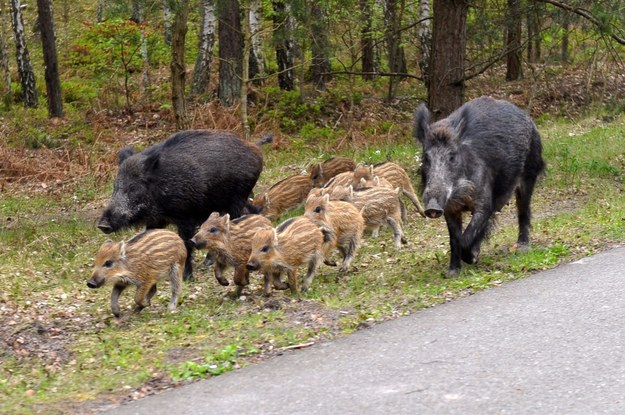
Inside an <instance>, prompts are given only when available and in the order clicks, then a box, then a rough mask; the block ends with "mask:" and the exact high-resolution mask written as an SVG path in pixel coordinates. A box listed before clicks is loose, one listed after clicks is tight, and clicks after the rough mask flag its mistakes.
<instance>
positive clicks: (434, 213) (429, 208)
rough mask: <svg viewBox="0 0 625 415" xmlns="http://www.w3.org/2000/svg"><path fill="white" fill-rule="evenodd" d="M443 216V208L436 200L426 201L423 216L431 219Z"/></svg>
mask: <svg viewBox="0 0 625 415" xmlns="http://www.w3.org/2000/svg"><path fill="white" fill-rule="evenodd" d="M442 215H443V208H442V207H441V206H440V205H439V204H438V202H437V201H436V199H434V198H431V199H429V200H427V199H426V205H425V216H427V217H428V218H431V219H436V218H440V217H441V216H442Z"/></svg>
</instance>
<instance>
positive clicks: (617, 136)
mask: <svg viewBox="0 0 625 415" xmlns="http://www.w3.org/2000/svg"><path fill="white" fill-rule="evenodd" d="M540 129H541V132H542V133H543V138H544V140H543V144H544V156H545V159H546V161H547V164H548V172H547V174H546V176H545V177H544V178H543V179H542V180H541V181H540V182H539V184H538V186H537V189H536V193H535V196H534V200H533V211H534V222H533V230H532V234H531V236H532V247H531V248H530V249H529V250H528V251H527V252H520V251H514V249H510V247H511V246H513V244H514V242H515V240H516V232H517V228H516V223H515V215H514V209H513V205H514V204H513V203H512V204H511V205H510V206H508V207H506V208H504V210H503V212H502V213H501V214H500V215H499V218H498V226H497V228H496V229H495V230H494V232H493V234H492V236H491V238H490V239H489V240H488V241H487V242H485V243H484V245H483V248H482V255H481V257H480V263H479V264H477V265H475V266H466V265H465V266H464V268H463V270H462V272H461V274H460V275H459V276H458V277H457V278H454V279H444V278H442V275H443V273H444V271H445V270H446V268H447V265H448V261H449V257H448V255H449V254H448V237H447V231H446V226H445V224H444V221H442V220H438V221H433V220H425V219H422V218H420V217H418V216H417V215H416V212H415V211H414V209H410V208H409V209H410V214H409V219H410V220H409V222H408V223H407V224H405V226H404V228H405V229H404V230H405V233H406V236H407V239H408V240H409V244H408V245H407V246H406V247H405V248H404V249H402V250H401V251H397V250H395V248H394V246H393V244H392V241H391V236H390V233H389V232H388V230H384V231H383V232H381V235H380V237H379V238H378V239H371V238H370V237H369V236H366V237H365V242H364V245H363V247H362V249H361V250H360V251H359V253H358V255H357V257H356V259H355V261H354V263H353V265H354V267H355V270H354V271H352V272H350V273H349V274H348V275H346V276H344V277H343V278H341V279H340V280H339V281H337V279H336V271H335V269H333V268H329V267H323V268H322V269H321V270H320V272H319V274H318V275H317V276H316V277H315V280H314V282H313V286H312V289H311V290H310V292H308V293H306V294H305V295H302V296H301V298H299V299H298V298H294V297H292V296H291V295H290V294H289V293H287V292H275V293H274V295H273V297H272V298H270V299H266V298H264V297H262V295H261V292H262V290H261V279H260V278H259V277H254V278H253V282H252V286H251V289H250V290H248V291H247V294H246V295H245V296H244V298H242V299H238V300H233V299H231V298H230V297H229V296H227V295H226V294H227V293H228V289H227V288H224V287H221V286H219V285H218V284H217V283H216V281H215V280H214V277H213V275H212V270H210V271H208V270H206V269H205V268H204V267H203V266H202V265H201V264H200V256H199V255H197V256H196V266H197V272H196V278H197V280H196V281H195V282H193V283H190V284H186V285H185V287H184V296H183V297H184V298H183V302H182V304H181V305H180V307H179V310H178V311H177V312H176V313H175V314H170V313H168V312H167V311H166V308H167V302H168V299H169V286H168V285H167V284H163V285H162V286H160V287H159V293H158V294H157V296H156V297H155V299H154V300H153V304H152V306H151V307H149V308H147V309H145V310H144V311H143V312H141V313H140V314H138V315H130V314H129V311H130V307H131V303H132V295H131V293H124V295H123V296H122V298H121V304H122V307H123V312H124V313H125V315H124V317H123V318H122V319H120V320H117V319H115V318H113V317H112V315H111V312H110V308H109V303H108V301H109V296H110V287H105V288H101V289H99V290H90V289H88V288H87V286H86V281H87V279H88V278H89V275H90V272H91V266H92V259H93V256H94V254H95V252H96V251H97V249H98V247H99V246H100V244H101V243H102V242H103V241H104V240H106V239H107V236H105V235H103V234H101V233H99V232H98V231H97V230H96V229H95V228H94V218H93V217H91V216H90V215H87V214H85V211H83V210H80V209H79V208H77V206H78V205H80V204H83V203H89V202H92V201H94V200H103V199H105V198H106V197H107V196H108V192H110V187H109V186H108V185H106V184H101V185H100V187H97V186H96V185H95V184H94V183H93V181H91V180H88V179H87V180H85V182H84V185H83V186H81V187H80V188H79V189H77V190H76V191H75V192H74V193H72V194H66V195H60V196H59V197H57V198H55V199H54V200H50V199H49V198H45V197H41V196H29V197H26V196H15V197H11V196H8V197H3V199H2V201H0V221H1V223H2V224H3V226H4V227H3V228H1V229H0V284H1V285H2V286H3V287H4V288H3V292H2V294H1V297H0V310H1V311H2V314H0V317H1V318H2V321H1V323H2V324H1V327H2V329H0V338H1V340H2V341H3V342H4V344H6V345H8V348H6V347H5V350H3V351H0V359H1V360H2V361H3V364H2V368H1V369H0V413H12V414H27V413H37V412H39V413H46V414H54V413H71V412H73V411H76V412H80V409H79V408H80V405H81V404H83V403H85V402H90V401H92V400H96V401H99V400H104V399H105V398H106V397H110V396H113V397H120V396H125V395H128V394H130V393H131V392H133V391H138V390H140V389H141V387H142V386H143V385H146V384H152V383H154V382H157V381H158V380H161V381H165V382H176V381H179V382H186V381H191V380H194V379H197V378H201V377H205V376H212V375H218V374H220V373H223V372H225V371H229V370H232V369H236V368H238V367H241V366H244V365H247V364H252V363H253V362H255V361H257V360H259V359H261V358H263V356H271V355H273V354H275V353H276V351H279V350H280V349H281V348H284V347H289V346H292V345H297V344H301V343H305V342H310V341H319V340H323V339H328V338H333V337H335V336H340V335H345V334H348V333H350V332H352V331H354V330H357V329H359V328H361V327H363V326H366V325H369V324H372V323H375V322H379V321H383V320H387V319H390V318H395V317H398V316H402V315H406V314H410V313H413V312H415V311H417V310H419V309H421V308H424V307H430V306H434V305H436V304H440V303H443V302H446V301H450V300H452V299H454V298H456V297H459V296H463V295H469V294H471V293H473V292H476V291H479V290H483V289H487V288H488V287H491V286H494V285H500V284H503V283H505V282H506V281H510V280H513V279H517V278H522V277H525V276H527V275H529V274H531V273H533V272H536V271H539V270H544V269H549V268H552V267H554V266H556V265H558V264H559V263H561V262H565V261H571V260H574V259H576V258H579V257H582V256H584V255H589V254H592V253H595V252H598V251H601V250H603V249H606V248H608V247H610V246H613V245H615V244H622V243H624V242H625V197H624V196H623V195H624V193H623V191H624V187H625V185H624V180H625V173H624V167H625V159H624V157H623V150H622V149H623V148H625V134H623V131H624V130H625V120H624V119H623V118H620V119H617V120H616V121H614V122H612V123H611V124H605V125H604V124H601V123H598V122H597V121H594V120H583V121H579V122H577V123H562V122H558V123H554V124H548V123H547V122H545V123H544V124H543V125H541V126H540ZM419 153H420V150H419V149H418V148H415V147H413V146H412V145H411V144H410V139H409V138H408V137H406V140H405V142H402V143H398V144H396V145H393V146H390V145H386V146H380V147H375V146H360V147H358V148H356V149H353V150H347V151H343V152H341V154H343V155H349V156H351V157H354V158H355V159H356V160H357V161H362V162H367V163H376V162H381V161H385V160H393V161H396V162H399V163H400V164H402V165H403V166H405V168H406V170H407V171H408V172H409V174H410V175H411V177H413V179H414V182H415V187H418V186H416V184H418V176H417V162H416V161H415V156H418V154H419ZM265 155H266V157H265V159H266V170H265V172H264V173H263V176H262V178H261V183H259V185H260V186H261V187H262V186H265V187H268V186H269V185H271V184H272V183H273V182H274V181H276V180H279V179H280V178H282V177H284V176H286V175H288V174H294V173H293V172H296V171H299V170H303V169H305V168H306V166H307V164H308V163H309V162H310V161H311V160H323V159H325V158H327V157H330V156H332V155H333V153H331V149H324V150H323V155H322V156H320V155H319V152H318V151H317V150H315V149H313V148H308V147H306V146H301V147H299V148H298V150H297V151H293V150H291V151H289V150H272V149H268V148H266V149H265ZM76 200H80V203H77V202H76ZM299 213H301V210H299V211H296V212H291V213H289V214H287V215H285V216H284V217H283V218H281V219H280V220H283V219H284V218H286V217H288V216H292V215H295V214H299ZM9 218H10V219H9ZM132 234H133V231H132V230H128V231H125V232H123V233H121V234H118V235H115V236H114V238H115V239H124V238H127V237H129V236H130V235H132ZM228 276H229V277H230V278H231V274H230V273H229V274H228Z"/></svg>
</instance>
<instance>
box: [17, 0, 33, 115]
mask: <svg viewBox="0 0 625 415" xmlns="http://www.w3.org/2000/svg"><path fill="white" fill-rule="evenodd" d="M11 21H12V23H13V33H14V34H15V55H16V57H17V72H18V74H19V77H20V83H21V84H22V101H23V102H24V105H25V106H27V107H32V108H36V107H37V86H36V84H35V73H34V72H33V67H32V65H31V63H30V55H29V53H28V46H27V45H26V34H25V33H24V19H23V18H22V5H21V2H20V0H11Z"/></svg>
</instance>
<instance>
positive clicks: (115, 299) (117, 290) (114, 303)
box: [111, 284, 128, 317]
mask: <svg viewBox="0 0 625 415" xmlns="http://www.w3.org/2000/svg"><path fill="white" fill-rule="evenodd" d="M126 287H128V286H127V285H125V284H118V285H115V286H113V292H112V293H111V310H112V311H113V315H114V316H115V317H119V316H120V312H119V296H120V295H121V293H122V292H123V291H124V290H125V289H126Z"/></svg>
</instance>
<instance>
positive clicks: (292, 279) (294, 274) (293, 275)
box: [287, 269, 299, 295]
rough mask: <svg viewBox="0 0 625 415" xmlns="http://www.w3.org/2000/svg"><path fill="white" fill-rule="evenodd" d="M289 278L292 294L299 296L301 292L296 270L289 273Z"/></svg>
mask: <svg viewBox="0 0 625 415" xmlns="http://www.w3.org/2000/svg"><path fill="white" fill-rule="evenodd" d="M287 275H288V278H289V288H290V289H291V293H292V294H295V295H297V294H298V292H299V290H298V289H297V271H296V270H295V269H293V270H290V271H288V272H287Z"/></svg>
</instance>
